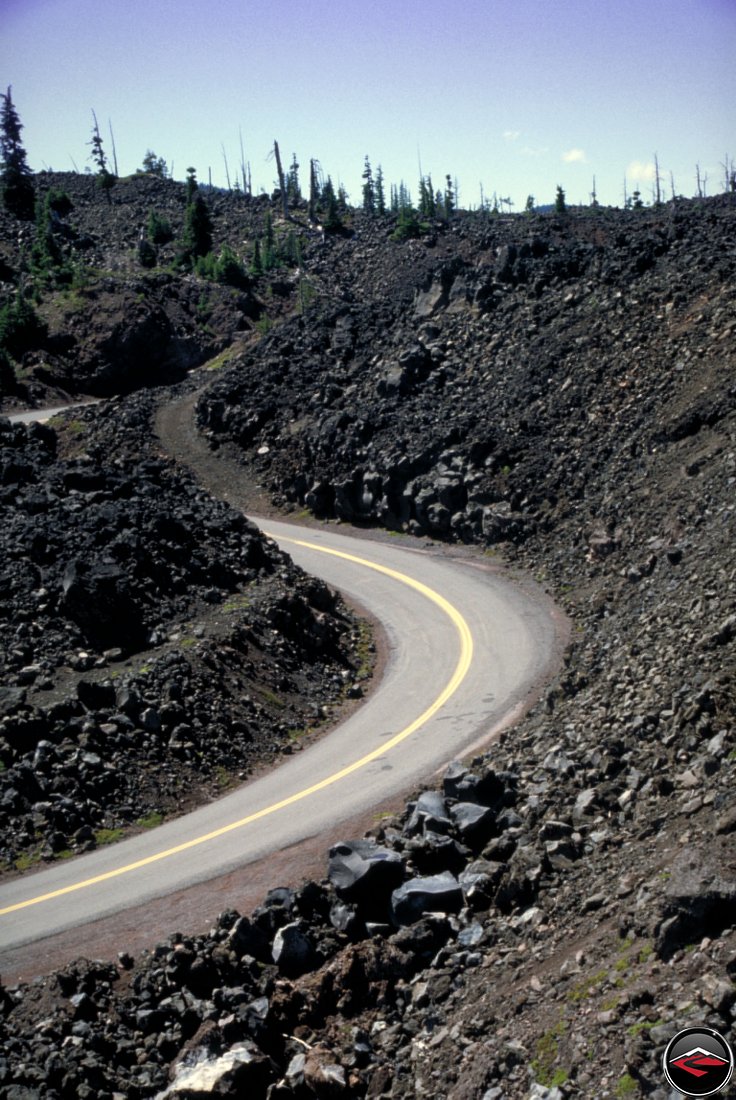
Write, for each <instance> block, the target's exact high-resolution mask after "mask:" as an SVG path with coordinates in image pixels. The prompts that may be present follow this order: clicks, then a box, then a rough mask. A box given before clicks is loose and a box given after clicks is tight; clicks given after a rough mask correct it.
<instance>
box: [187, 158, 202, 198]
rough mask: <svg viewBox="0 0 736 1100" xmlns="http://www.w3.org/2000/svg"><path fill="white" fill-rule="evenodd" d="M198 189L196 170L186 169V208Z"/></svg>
mask: <svg viewBox="0 0 736 1100" xmlns="http://www.w3.org/2000/svg"><path fill="white" fill-rule="evenodd" d="M198 188H199V184H198V183H197V169H196V168H192V167H189V168H187V206H188V205H189V203H190V202H192V201H193V199H194V193H195V191H197V190H198Z"/></svg>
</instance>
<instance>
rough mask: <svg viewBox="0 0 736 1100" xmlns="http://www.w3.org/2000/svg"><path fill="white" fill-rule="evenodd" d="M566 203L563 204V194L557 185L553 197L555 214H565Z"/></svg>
mask: <svg viewBox="0 0 736 1100" xmlns="http://www.w3.org/2000/svg"><path fill="white" fill-rule="evenodd" d="M566 213H567V203H566V202H565V192H564V191H563V190H562V187H561V186H560V184H559V183H558V184H557V193H556V195H555V214H566Z"/></svg>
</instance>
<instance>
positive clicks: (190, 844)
mask: <svg viewBox="0 0 736 1100" xmlns="http://www.w3.org/2000/svg"><path fill="white" fill-rule="evenodd" d="M279 541H282V542H291V543H293V544H294V545H296V546H303V547H306V548H307V549H309V550H317V551H319V553H321V554H331V555H332V556H333V557H335V558H343V559H344V560H345V561H350V562H353V563H355V564H356V565H361V566H363V567H365V568H366V569H373V570H374V571H375V572H376V573H383V574H384V575H385V576H387V577H391V578H392V579H393V580H395V581H398V582H399V583H400V584H405V585H407V586H408V587H409V588H413V589H414V590H415V591H416V592H419V593H421V595H422V596H424V597H426V599H428V600H431V602H432V603H434V604H436V605H437V607H439V608H441V610H442V611H444V613H445V614H446V615H447V616H448V618H449V619H450V620H451V621H452V623H453V625H454V626H455V628H456V630H457V633H458V636H459V641H460V655H459V658H458V662H457V665H456V667H455V671H454V672H453V674H452V676H451V677H450V679H449V680H448V682H447V684H446V685H445V687H444V688H443V689H442V691H441V692H440V694H439V695H438V696H437V698H436V699H435V700H434V701H433V702H432V703H430V705H429V706H428V707H427V708H426V710H424V711H422V713H421V714H420V715H419V717H418V718H415V719H414V721H413V722H411V723H410V724H409V725H408V726H406V727H405V728H404V729H403V730H400V732H399V733H397V734H395V735H394V736H393V737H392V738H391V739H390V740H389V741H387V742H385V744H383V745H381V746H379V747H378V748H376V749H373V751H372V752H369V753H366V755H365V756H361V757H360V759H359V760H356V761H355V762H354V763H352V764H348V765H347V767H344V768H341V770H340V771H337V772H334V774H332V775H328V776H326V778H325V779H321V780H320V781H319V782H318V783H314V784H313V785H312V786H311V787H305V788H304V790H302V791H297V793H296V794H292V795H289V796H288V798H283V799H281V801H280V802H274V803H273V804H272V805H271V806H266V807H265V808H264V809H262V810H257V811H256V812H255V813H252V814H249V815H248V816H247V817H242V818H241V819H240V820H239V821H233V822H231V823H230V824H229V825H223V826H221V827H220V828H219V829H213V830H212V832H209V833H205V834H203V835H202V836H197V837H193V838H192V839H191V840H186V841H184V842H183V843H181V844H177V845H175V846H174V847H173V848H166V849H165V850H164V851H162V852H156V853H154V855H151V856H146V857H145V858H144V859H138V860H136V861H135V862H134V863H126V864H125V865H124V866H122V867H116V868H115V869H114V870H112V871H105V873H104V874H101V875H94V876H93V877H92V878H87V879H82V880H81V881H80V882H73V883H71V884H70V885H69V886H62V887H61V888H60V889H58V890H51V891H49V893H47V894H39V895H38V896H37V897H35V898H28V900H27V901H19V902H16V903H15V905H8V906H6V907H5V908H4V909H0V916H6V915H7V914H8V913H16V912H18V911H19V910H21V909H27V908H28V907H29V906H31V905H40V904H41V902H44V901H51V900H53V899H54V898H59V897H63V895H64V894H72V893H74V892H75V891H77V890H85V889H87V888H88V887H90V886H97V885H98V884H99V883H101V882H107V881H108V880H109V879H112V878H117V877H118V876H119V875H127V874H129V873H130V872H131V871H137V870H138V869H139V868H140V867H148V866H149V865H150V864H152V863H158V861H159V860H162V859H168V858H169V856H174V855H177V854H178V853H179V852H185V851H187V849H189V848H196V847H197V846H198V845H199V844H205V843H206V842H207V841H208V840H216V839H217V838H218V837H220V836H224V835H225V834H226V833H231V832H233V831H234V830H235V829H242V828H243V827H244V826H245V825H250V824H251V822H253V821H259V820H260V819H261V818H263V817H268V816H269V815H270V814H274V813H276V812H277V811H278V810H283V809H286V807H287V806H293V805H294V803H295V802H301V801H302V799H304V798H308V797H309V796H310V795H312V794H316V792H317V791H321V790H324V789H325V787H330V786H332V784H333V783H338V782H339V781H340V780H341V779H344V778H345V777H346V776H348V775H351V774H352V773H353V772H357V771H359V770H360V768H364V767H365V766H366V764H370V763H371V762H372V761H373V760H376V759H378V757H380V756H385V754H386V753H387V752H390V751H391V749H393V748H395V747H396V746H397V745H400V744H401V742H402V741H405V740H406V739H407V737H410V736H411V735H412V733H416V731H417V730H418V729H420V728H421V727H422V726H423V725H425V723H426V722H428V721H429V719H430V718H432V717H433V716H434V715H435V714H436V713H437V711H438V710H440V708H441V707H443V706H444V705H445V703H446V702H447V701H448V699H450V698H451V697H452V696H453V695H454V694H455V692H456V691H457V689H458V688H459V687H460V684H461V683H462V682H463V680H464V679H465V676H466V675H467V672H468V669H469V668H470V663H471V661H472V659H473V637H472V635H471V633H470V628H469V627H468V624H467V623H466V621H465V619H464V618H463V616H462V615H461V614H460V612H459V611H458V610H457V608H456V607H453V605H452V604H451V603H450V602H449V601H448V600H446V599H445V597H444V596H441V595H440V594H439V592H435V591H434V589H432V588H429V587H428V586H427V585H426V584H422V582H421V581H417V580H415V579H414V578H413V577H410V576H408V574H406V573H400V572H399V571H398V570H396V569H391V568H389V567H388V566H386V565H379V564H378V563H377V562H372V561H368V560H367V559H366V558H359V557H357V556H356V555H355V554H347V553H345V552H344V551H342V550H332V549H329V548H328V547H324V546H319V545H318V544H317V543H313V542H306V541H303V540H301V539H280V540H279Z"/></svg>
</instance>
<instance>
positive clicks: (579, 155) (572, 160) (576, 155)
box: [562, 149, 588, 164]
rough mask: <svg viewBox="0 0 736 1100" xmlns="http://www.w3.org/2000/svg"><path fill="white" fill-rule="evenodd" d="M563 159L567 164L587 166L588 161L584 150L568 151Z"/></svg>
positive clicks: (563, 155)
mask: <svg viewBox="0 0 736 1100" xmlns="http://www.w3.org/2000/svg"><path fill="white" fill-rule="evenodd" d="M562 159H563V160H564V162H565V164H586V163H587V161H588V158H587V157H586V155H585V151H584V150H583V149H568V150H567V152H566V153H563V154H562Z"/></svg>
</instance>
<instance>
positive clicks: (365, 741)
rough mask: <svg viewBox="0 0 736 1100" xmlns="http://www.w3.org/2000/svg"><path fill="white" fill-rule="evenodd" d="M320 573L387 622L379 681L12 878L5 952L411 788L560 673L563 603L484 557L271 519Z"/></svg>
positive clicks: (229, 866) (242, 861) (3, 904)
mask: <svg viewBox="0 0 736 1100" xmlns="http://www.w3.org/2000/svg"><path fill="white" fill-rule="evenodd" d="M256 522H257V523H259V525H260V526H262V527H263V528H264V529H265V530H266V531H268V532H269V534H271V535H272V537H274V538H275V539H276V540H277V541H278V543H279V544H280V545H281V546H282V547H283V549H284V550H286V551H287V552H288V553H289V554H291V556H292V557H293V558H294V560H295V561H296V562H297V563H298V564H299V565H301V566H303V568H304V569H306V570H307V571H308V572H310V573H312V574H314V575H316V576H320V577H322V578H323V579H324V580H325V581H327V583H328V584H330V585H332V586H333V587H336V588H338V589H340V590H341V591H343V592H344V593H345V594H346V595H347V596H348V597H350V598H352V599H354V600H356V601H358V602H359V603H360V604H362V605H363V606H364V607H365V608H366V609H367V610H368V611H369V612H370V613H372V614H373V615H374V616H375V617H376V618H377V619H379V620H380V622H381V623H382V625H383V628H384V631H385V634H386V637H387V640H388V647H387V648H388V653H387V660H386V666H385V672H384V675H383V678H382V680H381V682H380V684H379V685H378V686H377V688H376V690H375V691H374V692H373V693H372V694H371V695H370V697H369V698H368V699H367V701H366V702H365V703H364V705H362V706H361V707H360V708H358V709H357V710H356V711H355V712H354V713H353V714H352V715H351V716H350V717H348V718H347V719H346V720H345V721H344V722H342V723H341V724H340V725H339V726H338V727H337V728H335V729H334V730H333V731H332V732H331V733H329V734H327V735H325V736H324V737H323V738H322V739H321V740H319V741H317V742H316V743H315V744H314V745H312V746H311V747H309V748H308V749H305V750H304V751H303V752H298V753H295V754H294V755H293V756H291V757H289V758H288V759H287V760H286V762H285V763H284V764H282V765H281V766H280V767H278V768H277V769H275V770H274V771H272V772H270V773H268V774H267V775H264V776H262V777H260V778H258V779H256V780H254V781H252V782H249V783H246V784H245V785H243V786H242V787H241V788H239V789H238V790H237V791H234V792H233V793H231V794H229V795H227V796H226V797H224V798H222V799H220V800H218V801H216V802H213V803H211V804H210V805H207V806H203V807H201V808H200V809H198V810H196V811H195V812H193V813H191V814H188V815H186V816H185V817H181V818H179V819H177V820H175V821H171V822H167V823H166V824H164V825H162V826H161V827H160V828H158V829H155V830H153V831H150V832H146V833H144V834H141V835H140V836H137V837H133V838H131V839H130V840H127V841H125V842H123V843H120V844H116V845H114V846H110V847H105V848H102V849H99V850H97V851H95V852H91V853H89V854H87V855H84V856H81V857H79V858H78V859H74V860H70V861H64V862H62V863H59V864H55V865H52V866H51V867H49V868H48V869H46V870H44V871H42V872H38V873H35V874H30V875H26V876H24V877H23V878H19V879H16V880H15V881H12V882H8V883H5V884H4V885H3V886H2V887H1V888H0V951H1V950H7V949H9V948H11V947H17V946H19V945H22V944H26V943H30V942H31V941H34V940H37V939H41V938H44V937H47V936H50V935H52V934H54V933H57V932H60V931H62V930H65V929H69V928H72V927H75V926H79V925H82V924H85V923H86V922H89V921H92V920H96V919H98V918H100V917H103V916H106V915H109V914H111V913H114V912H118V911H120V910H124V909H128V908H131V907H136V908H139V909H142V907H143V906H145V904H146V902H147V901H150V900H151V899H154V898H159V897H163V896H165V895H167V894H169V893H171V892H172V891H175V890H179V889H182V888H183V887H186V886H189V885H192V884H195V883H201V882H204V881H208V880H210V879H212V878H214V877H216V876H219V875H221V874H223V873H225V872H228V871H231V870H233V869H234V868H237V867H242V866H243V865H246V864H248V863H251V862H253V861H255V860H261V859H263V858H264V857H266V856H268V855H269V853H271V852H275V851H279V850H281V849H283V848H285V847H287V846H289V845H293V844H295V843H297V842H299V841H300V840H302V839H304V838H305V837H309V836H314V835H316V834H318V833H322V832H325V831H326V830H329V829H334V828H335V827H338V826H339V823H340V822H341V821H343V820H346V819H347V818H349V817H352V816H354V815H356V814H357V813H360V812H361V811H365V810H368V809H370V808H371V807H372V806H375V805H379V804H380V803H381V802H382V801H385V800H386V799H387V798H389V797H390V796H392V795H395V794H397V793H400V792H404V791H407V790H410V789H411V788H412V787H414V786H416V785H417V784H419V783H420V782H422V781H431V778H432V776H433V775H434V773H436V772H437V770H438V769H440V768H442V767H443V766H444V765H445V764H447V763H448V762H449V761H451V760H453V759H456V758H458V757H461V756H463V754H465V753H467V752H469V751H471V750H473V749H477V748H479V747H480V745H481V744H483V743H484V742H487V741H488V740H489V738H490V737H491V735H492V734H493V733H494V731H496V730H498V729H499V728H500V727H501V726H502V725H503V724H505V723H508V721H509V720H510V719H511V718H513V716H514V715H515V714H516V713H518V711H519V709H520V707H521V706H522V704H523V703H524V702H525V701H526V700H527V699H528V698H529V697H530V695H531V694H533V693H534V692H536V691H538V690H539V689H540V688H541V686H542V684H543V683H544V681H545V680H546V679H547V678H548V677H549V675H550V674H551V672H552V671H553V668H554V665H555V661H556V651H557V648H558V647H557V646H556V639H557V628H556V624H555V615H554V610H553V608H552V605H551V604H550V603H549V602H548V601H544V600H542V601H541V602H539V601H537V600H536V599H533V598H532V597H531V596H530V595H528V594H526V593H525V592H524V591H522V590H521V589H520V588H518V587H516V586H515V585H514V584H512V583H510V582H509V581H508V580H506V579H504V578H503V577H502V576H500V575H499V574H498V573H495V572H493V571H491V570H490V569H488V568H487V567H486V566H485V565H484V563H483V559H482V558H481V557H480V556H479V555H475V556H472V557H468V558H464V557H462V556H459V555H456V554H454V553H448V552H447V551H446V550H443V549H442V548H436V547H435V548H429V549H420V548H419V547H417V546H416V544H414V543H409V541H408V540H406V541H404V540H402V539H396V540H386V541H377V540H375V539H361V538H357V537H354V536H348V535H344V534H341V533H337V532H336V531H335V530H334V528H333V527H330V528H319V529H313V528H304V527H297V526H295V525H292V524H287V523H282V522H276V521H273V520H262V521H259V520H258V519H257V518H256Z"/></svg>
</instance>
